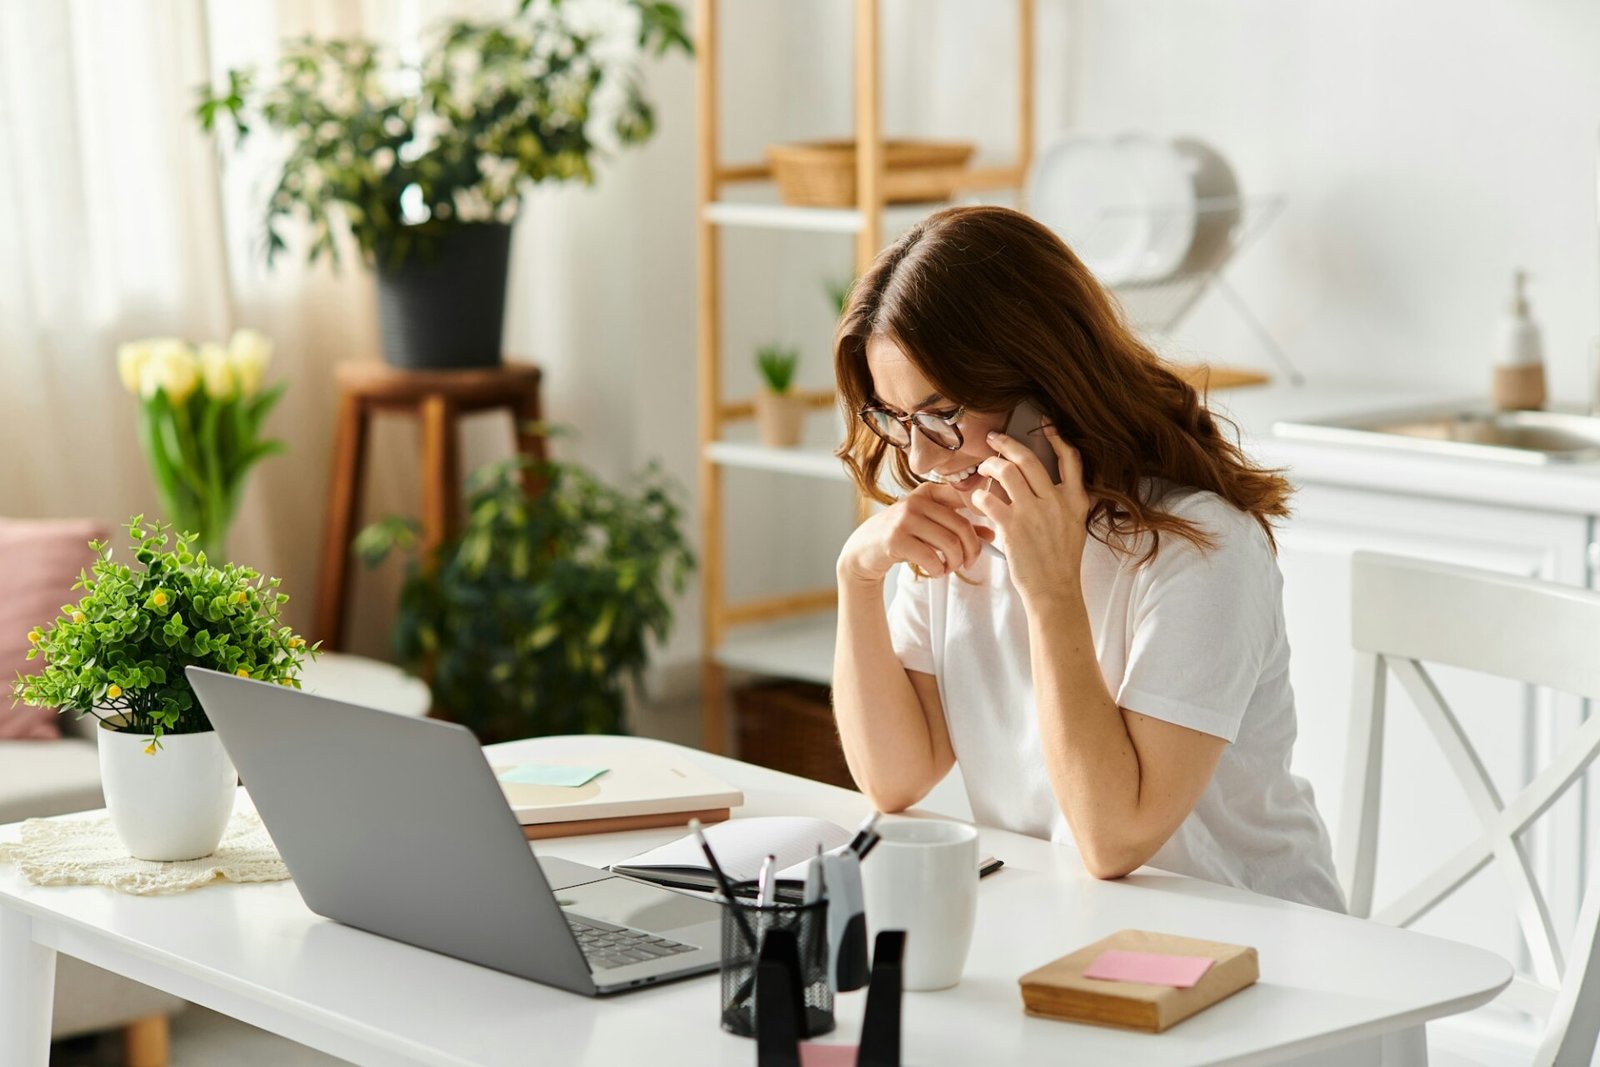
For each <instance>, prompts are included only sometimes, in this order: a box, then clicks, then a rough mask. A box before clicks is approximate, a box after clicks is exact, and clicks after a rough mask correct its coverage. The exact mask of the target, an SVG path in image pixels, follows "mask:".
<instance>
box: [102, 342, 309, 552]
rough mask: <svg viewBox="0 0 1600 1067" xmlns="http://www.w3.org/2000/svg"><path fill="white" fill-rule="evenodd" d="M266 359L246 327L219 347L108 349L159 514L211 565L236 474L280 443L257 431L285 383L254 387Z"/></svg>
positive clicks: (239, 481)
mask: <svg viewBox="0 0 1600 1067" xmlns="http://www.w3.org/2000/svg"><path fill="white" fill-rule="evenodd" d="M271 359H272V342H271V341H269V340H268V339H267V338H266V337H264V336H262V335H261V334H260V333H258V332H256V331H255V330H239V331H237V332H235V333H234V335H233V337H232V339H230V340H229V342H228V343H227V345H225V346H224V345H220V344H210V343H207V344H201V345H198V346H194V345H190V344H189V343H188V342H186V341H181V340H178V339H176V338H156V339H153V340H146V341H132V342H129V343H128V344H125V345H122V346H121V347H119V348H118V349H117V371H118V373H119V374H120V375H121V377H122V384H123V385H124V386H125V387H127V390H128V392H130V393H132V394H133V395H134V396H136V397H138V398H139V444H140V446H141V447H142V448H143V449H144V454H145V458H146V459H147V460H148V461H149V463H150V472H151V474H152V475H154V477H155V483H156V495H157V496H158V497H159V498H160V500H161V506H162V508H163V509H164V510H165V512H166V517H167V520H168V521H169V522H170V523H171V524H172V525H173V526H175V527H176V528H177V529H178V530H179V531H182V532H185V533H192V534H194V535H195V545H196V547H197V548H198V549H199V550H200V551H202V552H204V553H205V554H206V556H207V557H209V558H210V559H212V560H214V561H215V562H216V564H217V565H219V566H220V565H221V564H222V563H223V562H225V561H226V560H227V559H228V526H229V525H230V524H231V523H232V522H233V516H234V514H235V512H237V511H238V510H239V498H240V496H241V495H242V493H243V491H244V480H245V475H246V474H248V473H249V471H250V468H251V467H253V466H254V465H255V464H256V463H257V462H258V461H260V460H261V459H264V458H265V457H267V456H270V455H272V454H273V453H275V452H281V451H283V442H282V441H278V440H263V439H262V437H261V424H262V423H263V422H265V421H266V418H267V414H268V413H269V412H270V411H271V410H272V407H273V405H274V404H276V403H277V402H278V399H279V398H280V397H282V396H283V390H284V386H285V383H283V382H279V383H277V384H276V385H273V386H271V387H268V388H262V385H263V382H262V379H263V377H264V376H265V374H266V369H267V364H268V363H269V362H270V361H271Z"/></svg>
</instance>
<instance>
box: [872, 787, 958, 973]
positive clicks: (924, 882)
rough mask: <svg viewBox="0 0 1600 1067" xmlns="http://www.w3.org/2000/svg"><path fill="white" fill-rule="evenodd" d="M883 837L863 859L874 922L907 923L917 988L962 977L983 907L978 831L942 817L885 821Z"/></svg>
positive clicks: (908, 962)
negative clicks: (974, 922) (978, 912)
mask: <svg viewBox="0 0 1600 1067" xmlns="http://www.w3.org/2000/svg"><path fill="white" fill-rule="evenodd" d="M878 833H879V835H880V836H881V837H882V840H881V841H879V842H878V844H877V846H876V847H875V848H874V849H873V850H872V854H871V855H869V856H868V857H867V858H866V859H865V860H864V861H863V862H862V864H861V887H862V892H863V895H864V896H865V897H866V905H867V929H868V931H869V932H870V933H871V936H872V937H873V939H874V940H876V938H877V936H878V931H879V930H904V931H905V932H906V956H905V964H904V970H903V975H904V983H905V988H906V989H909V990H930V989H948V988H949V987H950V986H953V985H955V984H956V983H957V982H959V981H961V971H962V968H964V967H965V966H966V964H967V949H968V948H969V947H971V945H972V924H973V919H974V917H975V915H976V913H977V909H978V831H977V830H975V829H973V828H972V827H971V826H968V825H967V824H965V823H957V822H944V821H942V820H938V819H896V820H894V821H892V822H890V821H885V822H880V823H879V824H878Z"/></svg>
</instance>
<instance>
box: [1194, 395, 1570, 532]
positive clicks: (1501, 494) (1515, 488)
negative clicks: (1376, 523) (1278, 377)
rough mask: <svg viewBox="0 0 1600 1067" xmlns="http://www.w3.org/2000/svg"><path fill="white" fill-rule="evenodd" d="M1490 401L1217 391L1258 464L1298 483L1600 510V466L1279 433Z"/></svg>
mask: <svg viewBox="0 0 1600 1067" xmlns="http://www.w3.org/2000/svg"><path fill="white" fill-rule="evenodd" d="M1452 401H1461V402H1462V403H1463V404H1464V405H1466V406H1471V405H1473V404H1474V403H1477V404H1479V405H1483V404H1486V399H1485V398H1482V397H1479V398H1472V397H1467V398H1465V399H1463V398H1462V397H1461V396H1460V395H1459V394H1458V395H1454V396H1452V395H1451V394H1449V393H1447V392H1442V391H1436V392H1421V391H1418V390H1415V389H1405V390H1400V389H1393V388H1384V387H1381V386H1372V385H1365V386H1363V385H1352V384H1343V385H1340V384H1318V385H1305V386H1300V387H1295V386H1292V385H1270V386H1263V387H1260V388H1246V389H1232V390H1227V391H1224V392H1219V393H1216V394H1214V395H1213V396H1212V398H1211V407H1212V408H1213V409H1214V410H1216V411H1218V412H1219V413H1221V414H1224V415H1227V416H1228V417H1229V418H1231V419H1233V420H1234V421H1235V422H1236V423H1238V425H1239V429H1240V433H1241V437H1242V439H1243V442H1244V445H1245V448H1246V450H1247V451H1248V452H1249V453H1250V455H1251V456H1252V457H1253V458H1254V459H1256V460H1257V461H1258V462H1261V463H1265V464H1268V465H1270V466H1274V467H1284V468H1287V470H1288V474H1289V477H1290V479H1291V480H1292V481H1294V482H1295V483H1296V484H1311V483H1315V484H1320V485H1343V486H1350V487H1352V488H1358V489H1368V490H1378V491H1384V492H1393V493H1402V494H1406V495H1419V496H1430V497H1438V498H1443V499H1450V500H1464V501H1470V502H1475V503H1484V504H1497V505H1502V506H1510V507H1521V508H1534V509H1538V510H1541V511H1551V512H1560V513H1569V514H1578V515H1600V463H1595V462H1591V463H1552V464H1543V465H1535V464H1519V463H1507V462H1503V461H1496V460H1489V459H1463V458H1459V457H1453V456H1435V455H1423V454H1418V453H1415V452H1410V451H1407V450H1405V449H1403V448H1399V447H1396V448H1385V447H1382V446H1379V445H1373V446H1366V445H1352V444H1333V443H1328V442H1321V441H1299V440H1289V439H1284V438H1278V437H1274V436H1273V434H1272V424H1273V423H1274V422H1276V421H1279V420H1306V419H1317V418H1327V417H1331V416H1338V415H1353V414H1361V413H1365V412H1377V411H1385V410H1396V409H1401V408H1407V407H1417V406H1425V405H1433V404H1442V403H1449V402H1452Z"/></svg>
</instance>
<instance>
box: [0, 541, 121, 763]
mask: <svg viewBox="0 0 1600 1067" xmlns="http://www.w3.org/2000/svg"><path fill="white" fill-rule="evenodd" d="M105 536H106V533H105V528H104V527H102V526H100V525H99V524H98V523H94V522H90V521H88V520H86V519H0V739H4V740H19V739H20V740H39V741H51V740H54V739H55V738H58V737H60V736H61V726H60V723H59V721H58V720H57V718H56V713H55V710H54V709H52V708H30V707H28V706H27V705H25V704H18V705H16V707H12V706H11V700H12V695H11V686H12V683H13V682H15V681H16V680H17V672H18V671H21V672H22V673H24V674H31V673H34V672H36V671H38V670H39V669H40V668H42V667H43V666H44V660H42V659H41V658H39V657H38V656H35V657H34V658H33V659H32V660H31V661H30V660H29V659H28V648H29V645H28V631H29V630H31V629H33V628H34V627H35V626H40V625H43V624H45V623H48V622H51V621H53V620H54V619H55V618H56V616H58V615H60V614H61V605H63V604H71V603H76V602H77V600H78V599H79V598H80V597H82V596H83V592H82V591H81V590H80V591H78V592H73V590H72V583H73V582H75V581H77V579H78V572H79V571H81V570H86V569H88V568H89V567H90V566H92V565H93V563H94V559H95V555H94V552H93V551H92V550H91V549H90V548H89V542H90V541H92V540H94V539H96V538H103V537H105Z"/></svg>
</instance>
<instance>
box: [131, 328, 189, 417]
mask: <svg viewBox="0 0 1600 1067" xmlns="http://www.w3.org/2000/svg"><path fill="white" fill-rule="evenodd" d="M199 384H200V364H199V362H198V361H197V360H196V359H195V356H194V351H193V350H192V349H191V348H190V347H189V346H188V345H186V344H184V343H183V342H182V341H180V340H178V339H177V338H175V337H164V338H162V339H160V340H158V341H151V342H150V357H149V358H148V359H147V360H145V363H144V366H142V367H141V368H140V370H139V395H140V396H141V397H143V398H144V399H145V400H149V399H150V398H151V397H153V396H155V395H156V393H157V392H162V393H165V394H167V399H168V400H170V401H172V402H173V403H174V404H181V403H183V402H184V401H185V400H188V399H189V394H191V393H193V392H194V390H195V386H197V385H199Z"/></svg>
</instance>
